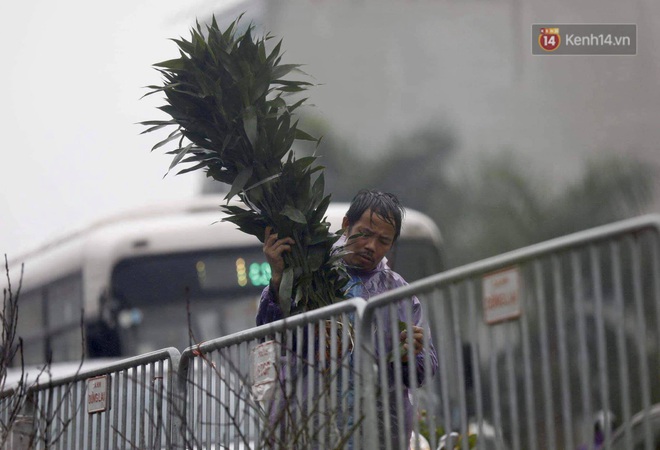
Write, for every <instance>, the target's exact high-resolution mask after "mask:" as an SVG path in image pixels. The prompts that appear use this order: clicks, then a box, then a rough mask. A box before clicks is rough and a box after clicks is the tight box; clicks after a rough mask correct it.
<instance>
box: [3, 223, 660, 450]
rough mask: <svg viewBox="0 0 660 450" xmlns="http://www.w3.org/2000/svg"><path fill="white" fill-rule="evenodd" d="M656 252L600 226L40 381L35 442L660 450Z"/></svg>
mask: <svg viewBox="0 0 660 450" xmlns="http://www.w3.org/2000/svg"><path fill="white" fill-rule="evenodd" d="M659 255H660V217H658V216H646V217H641V218H637V219H632V220H628V221H623V222H619V223H615V224H611V225H607V226H603V227H599V228H595V229H593V230H588V231H585V232H580V233H576V234H573V235H570V236H565V237H562V238H558V239H554V240H552V241H548V242H545V243H541V244H537V245H534V246H530V247H527V248H524V249H520V250H517V251H514V252H510V253H507V254H503V255H499V256H497V257H493V258H489V259H486V260H483V261H479V262H477V263H473V264H469V265H467V266H464V267H461V268H457V269H453V270H450V271H447V272H443V273H440V274H437V275H435V276H432V277H429V278H426V279H424V280H420V281H418V282H415V283H412V284H410V285H409V286H406V287H403V288H398V289H395V290H392V291H389V292H387V293H385V294H381V295H379V296H376V297H373V298H371V299H367V301H366V302H365V301H364V300H363V299H353V300H349V301H346V302H341V303H337V304H335V305H332V306H329V307H326V308H322V309H319V310H315V311H312V312H309V313H305V314H300V315H296V316H293V317H290V318H288V319H286V320H282V321H278V322H274V323H271V324H268V325H264V326H261V327H256V328H253V329H250V330H246V331H243V332H240V333H236V334H233V335H230V336H226V337H222V338H218V339H215V340H212V341H209V342H205V343H202V344H199V345H195V346H192V347H189V348H188V349H186V350H184V352H183V353H182V354H181V355H180V356H179V353H178V351H176V350H175V349H167V350H163V351H161V352H156V353H152V354H148V355H142V356H138V357H135V358H131V359H129V360H126V361H123V362H120V363H116V364H113V365H110V366H108V367H105V368H103V369H97V370H94V371H87V372H84V373H80V374H78V375H76V376H74V377H68V378H64V379H58V380H52V381H51V382H50V383H48V384H41V385H38V386H33V387H30V388H29V390H28V392H29V396H30V399H29V400H30V401H27V402H26V408H25V410H24V411H23V413H24V414H23V415H24V416H25V417H33V418H34V421H33V423H34V427H33V432H34V434H35V436H36V438H37V439H36V441H35V442H36V443H37V446H36V448H131V446H130V445H128V444H129V443H130V444H131V445H133V446H134V447H137V448H186V449H188V448H190V449H192V448H195V449H201V448H208V449H211V448H233V449H238V448H356V449H357V448H384V449H399V448H407V447H408V445H409V444H408V442H409V440H410V435H408V430H409V429H412V430H413V436H419V435H424V436H426V438H427V439H428V441H429V444H430V448H432V449H437V448H441V447H442V446H443V445H444V446H445V447H444V448H454V447H455V448H460V449H468V448H475V447H476V448H479V449H493V448H495V449H529V448H533V449H580V448H584V449H590V448H597V447H596V444H597V443H598V444H599V445H600V442H601V441H602V440H604V443H603V444H602V445H603V447H602V448H614V449H619V448H625V449H630V448H637V447H635V446H636V445H638V443H640V444H639V445H641V446H640V447H639V448H643V449H646V450H652V449H655V448H656V447H655V445H657V443H658V433H659V432H658V429H657V424H655V425H654V424H653V423H652V421H651V420H650V419H644V420H641V421H640V422H639V427H638V426H637V425H636V424H635V417H638V416H640V414H641V416H644V414H646V416H649V414H650V413H651V412H652V411H655V409H654V408H653V405H655V404H658V403H660V257H659ZM412 296H416V297H417V298H418V299H419V301H420V305H421V311H422V312H423V313H422V314H423V318H424V327H425V339H424V341H423V342H424V344H423V350H422V354H423V355H424V357H423V358H421V359H420V360H419V361H418V360H416V359H415V355H414V354H413V348H414V345H413V342H412V338H411V336H412V334H413V333H412V332H413V329H412V323H411V320H410V318H411V317H414V316H415V314H417V313H418V312H419V311H418V307H417V306H414V305H413V303H412V302H411V301H409V299H410V298H411V297H412ZM404 330H405V331H406V333H407V336H408V339H407V341H406V342H405V343H407V344H408V346H407V349H406V348H404V347H403V346H402V344H403V343H402V342H401V341H400V336H401V333H402V331H404ZM433 349H435V352H437V356H438V360H437V370H434V369H435V366H436V365H435V361H434V359H433V358H432V357H431V356H430V355H431V354H432V353H433ZM406 359H407V361H408V362H403V361H404V360H406ZM413 361H416V362H418V364H414V363H413ZM434 372H435V373H434ZM99 377H106V381H107V383H108V384H109V387H108V391H107V392H109V393H110V396H109V398H108V403H107V404H108V406H107V408H106V409H103V410H101V405H99V406H98V407H99V409H100V410H99V411H98V412H95V413H92V414H90V412H89V411H87V410H86V407H85V404H86V405H87V409H89V404H90V403H89V402H90V399H91V400H94V399H95V397H93V396H92V397H90V394H94V393H97V394H98V393H99V392H102V391H103V389H104V387H103V386H97V389H100V390H97V391H94V384H93V380H103V378H99ZM420 382H422V383H421V384H420ZM90 383H92V384H90ZM11 398H12V396H11V395H7V396H5V397H3V398H0V406H1V407H2V409H1V410H0V420H2V421H5V420H9V419H8V418H9V417H10V415H9V413H8V412H6V411H7V408H8V405H9V400H8V399H11ZM83 399H86V400H85V402H83ZM99 400H100V399H99ZM409 404H413V405H415V407H414V408H413V409H410V408H408V406H407V405H409ZM29 405H32V407H31V408H30V406H29ZM596 417H601V418H604V419H605V420H603V421H601V422H598V424H600V425H599V426H600V428H599V429H598V430H597V431H598V433H595V428H594V426H595V422H594V419H595V418H596ZM5 423H6V422H3V424H5ZM616 425H620V427H619V431H617V432H616V436H614V432H613V429H614V427H615V426H616ZM450 432H455V433H454V434H451V433H450ZM599 433H600V434H599ZM612 437H616V439H617V442H620V443H617V444H611V443H610V439H611V438H612ZM51 443H52V445H51ZM411 445H412V448H422V447H421V446H422V445H423V444H422V442H421V441H417V440H415V439H413V440H412V441H411Z"/></svg>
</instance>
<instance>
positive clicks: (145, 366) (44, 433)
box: [0, 348, 180, 450]
mask: <svg viewBox="0 0 660 450" xmlns="http://www.w3.org/2000/svg"><path fill="white" fill-rule="evenodd" d="M179 358H180V353H179V351H178V350H176V349H174V348H169V349H163V350H159V351H156V352H152V353H147V354H144V355H139V356H135V357H132V358H128V359H125V360H123V361H119V362H115V363H111V364H108V365H106V366H103V367H100V368H95V369H89V370H79V371H77V373H75V374H73V375H70V376H66V377H59V378H55V377H53V378H51V377H50V376H49V374H48V369H47V368H46V369H45V370H44V371H43V372H42V373H40V374H39V375H38V378H39V379H38V381H37V382H35V384H33V385H31V386H30V387H29V388H28V389H27V390H26V394H25V397H24V400H23V404H24V411H23V414H22V416H21V420H23V422H25V420H26V419H30V420H29V422H28V424H27V426H23V427H21V429H20V430H16V431H18V433H14V435H12V436H9V445H10V447H8V448H12V449H14V448H16V449H23V448H29V449H35V450H36V449H79V448H89V449H91V448H93V449H115V448H163V449H164V448H171V436H173V434H174V433H173V432H172V427H173V426H176V423H177V421H178V416H177V414H176V411H175V410H174V408H173V405H174V401H175V392H174V390H173V387H174V386H175V384H176V383H175V380H174V379H173V375H174V374H175V372H173V370H172V368H174V367H178V365H179ZM6 399H7V400H9V399H10V397H7V398H6ZM3 400H5V399H3ZM8 406H10V404H9V402H4V401H2V402H1V403H0V407H1V408H2V409H3V410H4V409H5V408H6V407H8ZM2 418H3V419H4V417H2Z"/></svg>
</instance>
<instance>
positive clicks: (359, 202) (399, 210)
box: [346, 189, 406, 240]
mask: <svg viewBox="0 0 660 450" xmlns="http://www.w3.org/2000/svg"><path fill="white" fill-rule="evenodd" d="M368 210H371V213H372V214H376V215H377V216H378V217H380V218H381V219H383V220H384V221H385V222H387V223H389V224H390V225H392V226H393V227H394V240H396V239H397V238H398V237H399V234H401V222H402V220H403V216H404V215H405V213H406V211H405V209H404V208H403V206H402V205H401V203H400V202H399V199H398V198H397V197H396V195H394V194H390V193H388V192H381V191H376V190H370V189H362V190H361V191H360V192H358V193H357V194H356V195H355V197H354V198H353V200H352V201H351V206H350V207H349V208H348V212H347V213H346V217H347V218H348V226H349V227H352V226H353V225H355V223H356V222H357V221H358V220H360V217H362V214H364V212H365V211H368Z"/></svg>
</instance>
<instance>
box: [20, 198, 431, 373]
mask: <svg viewBox="0 0 660 450" xmlns="http://www.w3.org/2000/svg"><path fill="white" fill-rule="evenodd" d="M223 203H224V201H223V197H222V196H219V195H207V196H200V197H197V198H193V199H190V200H187V201H181V202H176V203H169V204H164V205H155V206H152V207H148V208H142V209H140V210H137V211H133V212H129V213H126V214H122V215H119V216H116V217H111V218H108V219H107V220H103V221H100V222H98V223H95V224H93V225H91V226H89V227H87V228H85V229H82V230H80V231H78V232H76V233H73V234H71V235H69V236H66V237H64V238H62V239H59V240H57V241H54V242H52V243H49V244H47V245H45V246H43V247H41V248H38V249H36V250H34V251H32V252H30V253H27V254H25V255H23V256H19V257H17V258H13V259H12V260H11V261H10V270H11V273H12V274H17V273H20V264H21V263H24V264H25V274H24V278H23V288H22V291H21V295H20V298H19V319H18V333H17V334H18V336H20V337H22V338H23V342H24V358H25V362H26V363H27V364H40V363H43V362H45V361H47V360H50V361H52V362H62V361H76V360H80V357H81V356H82V354H83V353H84V355H85V357H86V358H94V357H125V356H133V355H137V354H142V353H145V352H148V351H152V350H156V349H161V348H164V347H169V346H172V347H175V348H178V349H179V350H182V349H184V348H186V347H188V346H189V345H191V344H193V343H197V342H201V341H204V340H208V339H212V338H216V337H220V336H224V335H227V334H231V333H234V332H237V331H241V330H244V329H247V328H250V327H253V326H255V316H256V311H257V306H258V299H259V296H260V293H261V291H262V289H263V287H264V286H266V285H267V284H268V282H269V279H270V268H269V266H268V264H267V263H266V262H265V259H264V256H263V252H262V246H261V243H260V242H259V241H258V240H257V239H256V238H255V237H254V236H250V235H247V234H245V233H243V232H241V231H239V230H238V229H236V227H235V225H234V224H232V223H229V222H222V221H221V220H222V218H223V213H222V212H221V210H220V207H219V205H221V204H223ZM347 209H348V204H332V205H331V206H330V207H329V209H328V212H327V218H328V220H329V221H330V223H331V224H332V227H331V231H336V230H338V229H339V228H341V219H342V218H343V216H344V214H345V213H346V211H347ZM441 244H442V241H441V236H440V232H439V230H438V228H437V227H436V225H435V224H434V223H433V221H432V220H431V219H430V218H428V217H427V216H425V215H424V214H421V213H419V212H417V211H414V210H408V211H407V214H406V217H405V219H404V223H403V228H402V232H401V236H400V238H399V239H398V241H397V243H396V245H395V247H394V248H393V251H392V254H391V255H389V256H388V259H389V261H390V264H391V265H392V267H393V268H394V269H395V270H397V271H398V272H399V273H401V274H402V275H403V276H404V278H406V279H407V280H408V281H414V280H417V279H420V278H423V277H426V276H429V275H432V274H434V273H437V272H439V271H440V270H441V259H442V245H441ZM81 328H82V330H81ZM83 333H84V337H85V339H84V341H83V337H82V335H83ZM83 342H84V348H83ZM15 364H16V362H15V363H14V365H15Z"/></svg>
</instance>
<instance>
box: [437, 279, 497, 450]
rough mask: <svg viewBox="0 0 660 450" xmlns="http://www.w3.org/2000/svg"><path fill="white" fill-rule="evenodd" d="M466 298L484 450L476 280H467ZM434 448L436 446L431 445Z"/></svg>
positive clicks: (479, 441) (479, 444) (479, 432)
mask: <svg viewBox="0 0 660 450" xmlns="http://www.w3.org/2000/svg"><path fill="white" fill-rule="evenodd" d="M467 283H468V284H467V300H468V329H469V330H470V331H469V333H470V336H471V337H472V339H473V341H472V344H471V345H470V358H471V361H472V364H471V366H472V382H473V389H474V402H475V410H476V415H477V417H476V420H477V448H478V449H479V450H486V448H485V444H484V442H483V439H479V436H482V435H483V434H484V404H483V391H482V386H481V377H482V374H481V358H480V355H481V354H482V352H481V345H480V343H479V331H478V328H477V310H476V309H477V297H476V294H475V284H476V283H477V281H476V280H469V281H468V282H467ZM433 448H436V447H433Z"/></svg>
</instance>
